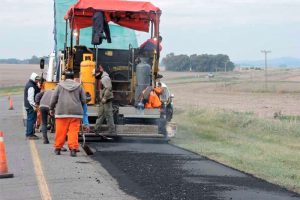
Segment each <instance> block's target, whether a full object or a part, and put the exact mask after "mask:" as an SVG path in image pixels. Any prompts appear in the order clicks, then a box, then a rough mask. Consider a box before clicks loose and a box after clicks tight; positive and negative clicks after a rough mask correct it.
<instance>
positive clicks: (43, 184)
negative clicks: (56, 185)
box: [29, 140, 52, 200]
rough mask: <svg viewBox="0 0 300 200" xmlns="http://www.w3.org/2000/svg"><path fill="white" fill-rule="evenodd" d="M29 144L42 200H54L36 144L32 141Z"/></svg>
mask: <svg viewBox="0 0 300 200" xmlns="http://www.w3.org/2000/svg"><path fill="white" fill-rule="evenodd" d="M29 144H30V149H31V156H32V161H33V165H34V171H35V175H36V178H37V182H38V185H39V189H40V193H41V197H42V200H52V198H51V195H50V192H49V188H48V185H47V181H46V178H45V176H44V172H43V168H42V163H41V160H40V157H39V153H38V151H37V148H36V145H35V142H34V141H33V140H30V141H29Z"/></svg>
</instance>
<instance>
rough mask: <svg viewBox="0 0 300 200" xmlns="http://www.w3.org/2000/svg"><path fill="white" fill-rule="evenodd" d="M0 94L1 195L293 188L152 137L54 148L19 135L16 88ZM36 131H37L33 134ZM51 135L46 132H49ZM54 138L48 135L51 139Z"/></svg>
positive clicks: (265, 195)
mask: <svg viewBox="0 0 300 200" xmlns="http://www.w3.org/2000/svg"><path fill="white" fill-rule="evenodd" d="M12 98H13V103H14V108H15V109H14V110H12V111H9V110H8V107H9V102H8V99H7V97H0V109H1V113H0V130H2V131H3V132H4V134H5V145H6V151H7V159H8V165H9V171H10V172H12V173H14V178H11V179H0V199H1V200H19V199H23V200H27V199H28V200H29V199H57V200H61V199H72V200H73V199H85V200H87V199H95V200H96V199H108V200H111V199H113V200H114V199H116V200H117V199H120V200H123V199H125V200H127V199H128V200H131V199H145V200H148V199H149V200H150V199H157V200H164V199H174V200H175V199H203V200H207V199H208V200H209V199H243V200H244V199H257V200H258V199H259V200H260V199H262V200H268V199H270V200H271V199H272V200H276V199H278V200H282V199H284V200H289V199H291V200H295V199H300V195H299V194H296V193H293V192H289V191H287V190H285V189H284V188H281V187H279V186H276V185H274V184H270V183H267V182H265V181H263V180H260V179H257V178H254V177H252V176H249V175H247V174H244V173H241V172H239V171H237V170H234V169H231V168H229V167H226V166H223V165H221V164H218V163H216V162H213V161H211V160H208V159H206V158H204V157H202V156H200V155H197V154H194V153H192V152H189V151H186V150H183V149H180V148H178V147H175V146H173V145H170V144H167V143H164V142H161V141H159V140H144V139H138V140H137V139H127V138H124V139H119V140H117V141H113V142H101V143H90V144H89V145H90V146H91V148H92V149H93V151H94V152H95V154H94V155H93V156H90V157H89V156H86V155H85V154H84V152H83V150H81V152H80V153H79V154H78V157H76V158H73V157H70V155H69V152H63V154H62V155H60V156H56V155H54V153H53V147H52V145H51V144H50V145H44V144H42V140H37V141H28V140H25V136H24V132H25V129H24V127H23V124H22V123H23V122H22V98H23V97H22V96H21V95H19V96H13V97H12ZM39 135H40V134H39ZM51 138H53V135H51ZM51 143H52V144H53V142H51Z"/></svg>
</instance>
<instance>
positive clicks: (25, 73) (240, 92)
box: [0, 64, 300, 117]
mask: <svg viewBox="0 0 300 200" xmlns="http://www.w3.org/2000/svg"><path fill="white" fill-rule="evenodd" d="M0 72H1V73H0V87H6V86H14V85H24V84H25V83H26V82H27V80H28V79H29V76H30V74H31V73H32V72H36V73H39V74H40V73H41V72H40V69H39V65H23V64H22V65H13V64H0ZM160 73H161V74H163V75H164V78H163V79H162V81H163V82H166V83H167V84H168V86H169V88H170V90H171V92H172V93H173V94H174V95H175V98H174V105H175V107H177V108H183V109H184V108H186V107H196V108H200V109H201V108H218V109H229V110H233V111H240V112H253V113H255V114H257V115H258V116H260V117H273V116H274V113H275V112H281V113H282V114H283V115H300V106H298V104H299V102H300V69H293V70H287V69H284V70H278V69H277V70H270V71H268V81H270V83H272V84H273V85H274V84H275V85H276V84H288V85H283V86H281V87H283V88H281V89H278V90H275V91H273V92H249V91H248V90H247V89H245V87H246V86H245V85H247V84H248V85H249V82H250V84H252V85H254V84H257V83H261V85H260V86H261V87H262V86H263V83H264V82H263V81H264V79H265V77H264V71H242V72H231V73H230V72H228V73H226V74H225V73H221V72H218V73H215V77H214V78H213V79H208V78H207V77H206V76H207V73H196V72H169V71H161V72H160ZM198 78H199V80H201V81H197V79H198ZM218 78H223V79H224V80H226V79H228V80H229V79H230V80H231V79H234V80H238V81H240V83H239V84H236V85H233V86H231V85H230V80H229V81H228V82H222V81H214V79H218ZM183 79H186V80H187V81H186V82H182V80H183ZM189 79H193V80H194V82H189ZM195 79H196V81H195ZM228 83H229V85H230V86H226V84H228ZM269 87H274V86H272V85H271V84H270V86H269Z"/></svg>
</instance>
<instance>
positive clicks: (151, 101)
mask: <svg viewBox="0 0 300 200" xmlns="http://www.w3.org/2000/svg"><path fill="white" fill-rule="evenodd" d="M160 107H161V101H160V99H159V97H158V96H157V94H156V92H155V90H154V89H153V90H152V91H151V92H150V94H149V97H148V101H147V102H146V103H145V108H160Z"/></svg>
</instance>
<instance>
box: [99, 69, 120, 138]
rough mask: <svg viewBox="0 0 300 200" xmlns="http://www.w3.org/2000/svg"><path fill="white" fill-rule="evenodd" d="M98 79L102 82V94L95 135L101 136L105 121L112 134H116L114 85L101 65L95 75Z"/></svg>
mask: <svg viewBox="0 0 300 200" xmlns="http://www.w3.org/2000/svg"><path fill="white" fill-rule="evenodd" d="M95 77H96V79H100V82H101V93H100V102H99V110H98V118H97V120H96V125H95V133H96V134H99V133H100V129H101V126H102V123H103V120H104V119H106V122H107V125H108V131H109V133H110V134H115V124H114V118H113V107H112V100H113V97H114V96H113V93H112V84H111V79H110V78H109V75H108V74H107V72H106V71H104V69H103V67H102V66H101V65H100V66H99V68H98V70H97V72H96V73H95Z"/></svg>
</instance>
